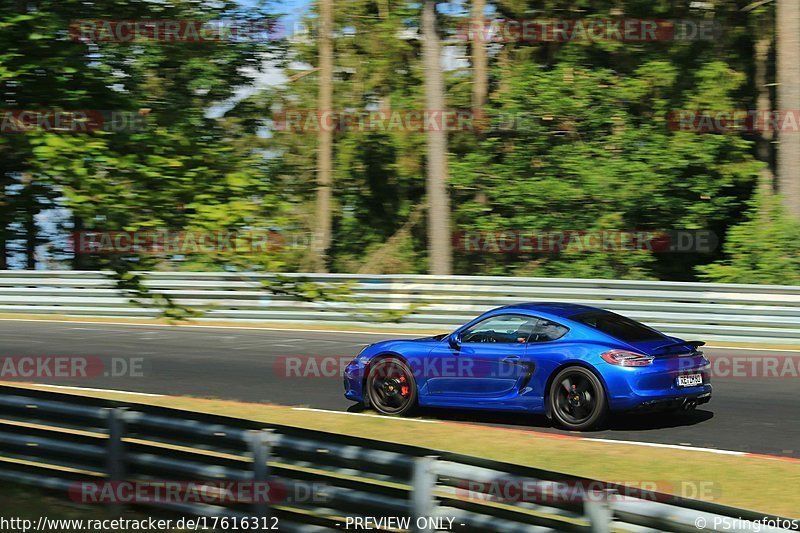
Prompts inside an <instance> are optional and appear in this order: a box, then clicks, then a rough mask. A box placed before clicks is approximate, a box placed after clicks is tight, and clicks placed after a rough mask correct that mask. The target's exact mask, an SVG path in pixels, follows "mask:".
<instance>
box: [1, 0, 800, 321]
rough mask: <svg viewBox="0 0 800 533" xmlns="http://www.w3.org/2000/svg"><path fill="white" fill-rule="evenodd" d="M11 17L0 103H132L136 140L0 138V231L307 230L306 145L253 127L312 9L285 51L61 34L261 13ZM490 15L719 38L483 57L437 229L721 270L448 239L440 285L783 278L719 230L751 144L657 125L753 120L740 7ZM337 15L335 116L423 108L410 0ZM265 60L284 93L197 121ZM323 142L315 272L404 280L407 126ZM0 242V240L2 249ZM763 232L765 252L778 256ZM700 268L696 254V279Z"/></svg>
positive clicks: (780, 232)
mask: <svg viewBox="0 0 800 533" xmlns="http://www.w3.org/2000/svg"><path fill="white" fill-rule="evenodd" d="M15 4H17V3H16V2H7V3H5V4H2V5H0V29H2V30H3V31H2V32H0V98H1V99H2V105H0V108H12V109H109V110H111V109H116V110H125V111H129V112H133V113H139V112H141V116H143V117H146V122H145V124H144V127H143V128H141V129H139V130H137V131H117V132H94V133H86V134H74V135H64V134H56V133H48V132H30V133H27V134H21V135H0V182H2V183H0V185H2V186H3V187H5V188H7V189H8V190H12V189H13V187H11V186H12V185H13V186H17V185H20V184H22V183H23V182H24V183H25V186H24V193H19V194H8V195H7V196H6V197H5V198H3V199H2V200H0V201H2V202H4V204H5V205H4V208H3V209H0V227H2V228H11V227H12V226H13V227H18V226H20V225H24V223H25V222H30V220H31V217H32V216H33V215H34V214H35V213H38V212H39V211H40V210H41V209H43V208H44V207H47V206H50V205H54V204H55V205H61V206H63V207H65V208H67V209H68V210H69V212H70V213H71V216H72V217H73V219H74V223H75V225H76V227H79V228H82V229H93V230H97V231H114V230H124V231H137V230H156V229H167V230H171V231H194V232H211V233H214V232H228V231H229V232H268V231H275V232H279V233H282V234H284V235H290V236H297V235H306V236H308V235H309V234H310V232H311V231H312V229H313V227H314V220H313V216H314V206H313V201H314V194H315V187H316V183H315V180H316V135H315V132H313V131H311V132H296V131H275V130H272V131H269V133H268V134H267V135H264V134H263V128H264V127H265V126H267V127H268V126H269V124H270V122H269V120H268V118H269V117H270V116H271V115H273V114H275V113H279V112H280V111H282V110H301V111H307V112H314V111H316V108H317V104H316V99H317V91H318V88H317V81H318V79H317V75H316V72H315V70H314V68H315V66H316V62H317V49H316V41H315V39H314V34H315V31H316V30H315V28H314V26H315V20H316V17H315V15H314V13H313V9H314V8H313V4H312V12H311V14H310V15H309V16H308V18H307V20H306V22H307V23H308V25H309V27H310V32H309V34H308V35H307V36H305V37H303V36H298V37H296V38H294V39H292V40H290V41H286V42H284V41H271V42H264V43H257V42H252V41H251V42H235V43H208V42H206V43H194V44H192V43H156V42H141V43H128V44H122V43H101V44H96V45H95V44H87V43H80V42H73V41H71V40H70V39H69V38H68V35H67V32H66V29H67V28H68V26H69V22H70V21H71V20H74V19H81V18H83V19H102V18H107V19H116V20H124V19H148V18H149V19H160V20H164V19H200V20H212V19H239V20H242V19H250V20H263V19H264V18H268V17H269V16H271V15H269V14H268V13H269V11H270V10H271V6H269V5H266V4H265V3H264V2H254V3H253V2H250V3H248V5H247V7H242V6H241V5H240V4H239V3H237V2H233V1H231V0H226V1H222V2H215V3H208V2H195V1H189V0H167V1H164V2H150V1H145V0H135V1H131V2H120V1H117V0H98V1H93V2H84V1H81V0H41V1H39V2H36V3H35V8H31V9H27V10H23V11H20V10H19V9H18V8H17V6H16V5H15ZM29 4H31V5H33V4H34V3H29ZM26 5H27V4H26ZM493 7H494V8H496V9H497V13H498V16H503V17H509V18H530V17H531V16H532V15H531V13H536V16H537V17H541V18H577V17H589V18H605V19H608V18H619V17H620V16H622V17H624V18H656V19H662V20H664V19H693V20H697V19H701V18H709V17H712V16H713V19H714V20H715V21H717V22H718V23H720V24H721V25H723V26H724V27H725V28H726V31H725V32H724V34H723V35H722V36H721V37H719V38H718V39H716V40H715V41H711V42H706V41H664V42H641V43H630V42H629V43H622V42H615V41H597V42H566V43H555V42H548V43H535V42H518V43H505V44H502V45H491V46H490V47H489V56H490V80H489V81H490V83H489V85H490V94H489V100H488V104H487V108H486V110H485V111H486V113H487V114H488V115H489V116H490V117H492V120H493V127H491V128H489V129H488V130H485V131H480V132H478V131H465V132H453V133H452V134H451V135H450V139H449V143H450V150H451V154H450V185H451V196H452V205H453V223H454V224H453V225H454V228H453V229H454V231H479V232H498V231H508V230H512V231H519V232H528V233H536V232H552V231H575V230H585V231H599V230H605V231H615V230H616V231H665V230H673V229H707V230H712V231H714V232H716V233H717V234H719V235H726V234H727V239H728V242H727V243H726V248H725V256H724V257H723V255H722V252H721V251H719V252H717V253H715V254H712V255H700V254H654V253H652V252H649V251H641V252H635V253H630V252H615V251H610V250H590V251H570V252H563V253H558V254H555V253H523V254H503V253H472V252H467V251H462V250H456V254H455V268H456V273H459V274H509V275H530V276H576V277H604V278H605V277H608V278H615V277H621V278H631V279H696V273H700V275H701V276H703V277H704V279H734V278H742V276H743V275H744V274H745V273H744V272H743V271H742V270H743V269H745V268H751V269H753V272H752V273H750V274H748V276H749V277H748V278H747V279H761V277H762V276H763V279H764V280H772V279H779V280H784V281H783V282H793V281H791V280H792V279H794V278H792V277H791V276H792V275H791V274H790V273H791V272H794V270H792V268H794V267H792V265H794V263H793V261H794V259H793V258H794V256H792V254H788V255H786V256H785V257H784V256H780V257H775V258H774V259H775V260H776V261H777V262H776V263H775V266H770V265H768V264H767V263H768V262H769V261H771V260H772V259H773V258H772V256H771V255H769V256H768V254H766V251H764V250H762V249H761V248H758V246H756V245H753V246H754V249H753V251H752V253H751V254H750V256H752V257H755V256H756V255H758V256H759V257H762V259H759V260H752V261H750V262H746V261H744V262H743V260H740V259H737V258H740V257H744V256H745V255H747V254H746V253H745V252H747V248H746V246H745V244H744V243H745V242H746V240H747V239H745V238H744V237H742V232H743V231H745V230H747V231H750V232H752V231H756V230H759V231H762V228H761V227H759V226H758V225H757V224H756V223H755V222H752V221H751V222H744V223H742V224H740V225H737V224H739V223H740V222H741V216H742V215H741V213H742V212H743V211H744V209H745V207H746V206H747V205H748V201H749V200H750V198H751V196H752V194H753V190H754V183H755V179H756V176H757V175H758V173H759V171H760V170H761V169H762V166H763V165H762V163H759V162H758V161H757V160H756V158H755V157H754V146H753V141H752V136H745V135H740V134H697V133H687V132H678V131H672V130H671V129H670V127H669V123H668V117H669V116H670V113H672V112H674V111H677V110H710V111H727V110H731V109H747V108H752V107H753V105H754V100H755V89H754V87H753V86H752V82H751V81H750V80H749V78H751V77H752V74H751V73H752V70H753V55H752V44H753V42H754V40H755V39H757V38H758V37H759V33H758V32H759V28H760V26H759V24H754V23H753V21H752V20H750V19H749V18H748V17H749V16H750V15H748V14H747V13H745V12H742V11H741V6H740V5H738V4H736V3H735V2H729V1H724V2H717V3H714V5H713V11H706V10H705V8H698V7H690V6H688V4H686V3H678V4H675V3H668V2H666V3H665V2H661V3H653V2H651V1H649V0H624V1H622V2H614V3H609V2H599V3H598V2H595V1H589V0H571V1H569V2H555V1H551V0H547V1H545V2H531V1H530V0H502V1H499V2H494V3H493ZM335 9H336V13H335V32H334V33H335V38H334V48H335V80H334V109H335V110H339V111H342V110H347V111H351V112H359V111H367V110H376V109H391V110H395V111H400V112H404V111H420V110H423V109H424V106H425V104H424V102H425V99H424V94H423V82H424V77H425V72H424V70H423V69H422V66H421V60H420V59H421V43H420V41H419V38H418V35H417V29H418V20H419V3H415V2H407V1H405V0H348V2H337V3H335ZM458 9H459V7H458V6H456V5H448V6H447V8H446V9H444V8H443V9H442V10H441V13H440V23H441V26H442V27H443V36H444V37H445V40H446V42H447V43H448V48H447V51H448V61H447V62H446V64H447V66H448V70H447V72H446V82H447V95H448V102H447V105H448V107H449V108H451V109H469V108H470V107H471V102H470V93H471V81H472V80H471V69H470V68H468V67H465V66H464V65H466V64H468V61H465V60H467V59H468V57H469V51H470V46H472V44H471V43H463V42H456V41H453V40H448V36H449V35H452V33H454V31H455V28H456V27H457V26H458V25H460V24H463V23H464V22H465V21H466V16H467V13H466V11H459V10H458ZM759 13H760V12H759ZM621 14H622V15H621ZM758 16H763V15H762V14H759V15H758ZM453 59H455V61H454V60H453ZM265 65H269V66H270V67H271V68H276V69H279V70H280V71H281V72H282V73H283V74H284V75H285V77H286V78H287V79H288V80H289V81H287V82H285V83H282V84H277V85H273V86H270V87H268V88H265V89H263V90H260V91H251V93H250V94H249V96H247V97H246V98H243V99H239V100H238V101H237V102H236V103H235V104H231V105H229V106H227V107H226V111H225V112H224V113H223V112H221V111H220V112H217V113H210V112H209V110H212V109H213V110H218V109H220V107H219V106H220V105H221V104H222V103H225V102H228V101H229V100H230V99H231V98H232V97H233V96H234V95H235V94H237V91H239V89H240V88H242V87H245V86H247V85H250V84H252V83H253V80H254V78H255V77H257V76H259V75H260V73H261V72H260V71H261V70H263V68H264V66H265ZM503 119H506V120H505V121H504V120H503ZM509 120H510V125H509V123H508V122H509ZM334 143H335V152H334V157H335V161H334V184H333V185H334V202H333V209H334V226H333V246H332V249H331V250H330V265H329V266H330V268H331V270H333V271H339V272H361V273H366V272H381V273H400V272H408V273H424V272H426V270H427V264H426V256H427V254H426V241H427V236H426V229H427V228H426V223H425V217H424V211H422V210H421V207H420V206H424V204H425V178H424V175H425V133H424V131H395V130H392V131H359V130H349V131H337V132H336V133H335V134H334ZM771 216H772V215H771ZM774 217H777V215H774ZM774 217H773V218H774ZM748 224H752V225H750V226H749V225H748ZM771 227H773V228H774V231H773V232H772V234H771V235H772V237H770V239H772V238H774V239H778V236H781V237H780V238H781V239H788V238H789V237H788V236H791V235H792V231H793V230H792V229H791V228H792V226H791V224H788V223H783V222H778V219H777V218H775V220H774V222H772V223H771ZM66 229H71V228H66ZM17 231H18V232H19V230H17ZM13 236H14V235H12V232H10V231H6V232H5V234H2V232H0V247H2V246H3V243H4V242H5V240H6V239H7V238H11V237H13ZM737 239H738V240H737ZM770 239H767V238H766V236H765V238H764V239H761V240H760V241H759V242H761V243H762V244H763V243H766V242H772V241H770ZM297 240H298V242H297V243H296V244H293V245H291V246H283V247H280V246H277V247H270V248H269V249H268V250H266V251H264V252H258V253H239V252H238V251H236V250H214V251H204V252H201V253H195V254H192V255H188V256H186V257H175V256H174V255H166V254H161V255H149V256H143V255H131V256H113V257H111V256H90V257H77V258H76V259H75V261H74V262H73V266H74V267H76V268H112V269H117V268H121V269H122V270H123V271H131V270H142V269H144V268H153V269H161V270H165V269H185V270H233V271H252V270H256V271H267V272H287V271H304V270H307V269H308V268H309V266H310V265H311V264H313V263H312V261H311V259H312V258H313V254H312V252H311V250H310V248H309V246H308V242H309V240H310V239H305V240H303V239H297ZM780 242H784V241H780ZM777 243H778V241H775V243H774V245H770V246H771V248H770V249H771V250H778V249H779V247H778V246H777ZM787 246H788V245H787ZM787 250H790V251H792V252H796V248H791V247H787ZM3 251H4V250H0V252H3ZM770 253H772V252H770ZM775 253H778V252H777V251H776V252H775ZM795 255H796V254H795ZM705 263H713V264H711V265H710V266H708V267H705V268H702V267H701V265H703V264H705ZM121 264H122V265H125V266H124V268H123V267H121V266H120V265H121ZM746 265H749V266H746ZM777 265H781V266H777ZM733 268H736V269H739V270H736V271H735V272H734V271H732V270H731V269H733ZM781 273H783V277H780V276H778V275H779V274H781ZM776 276H777V277H776ZM742 279H745V278H742ZM787 279H788V280H790V281H786V280H787ZM265 289H266V290H269V291H273V290H275V291H279V292H274V293H275V294H287V295H292V296H294V297H296V298H298V299H300V300H303V301H331V302H347V301H348V298H349V296H348V295H347V291H346V290H344V289H342V291H343V292H341V293H337V292H335V291H334V292H331V289H330V288H320V287H316V286H315V285H313V284H312V285H307V284H306V285H304V284H303V283H302V282H297V281H292V282H291V283H290V282H288V281H287V280H282V281H281V280H276V283H275V284H273V285H270V286H269V287H265ZM131 290H133V291H134V293H136V289H131ZM280 291H284V292H280ZM151 296H152V295H146V296H145V299H147V298H150V299H152V297H151ZM164 305H165V307H166V308H170V305H171V304H170V303H169V302H165V303H164ZM413 311H414V310H413V309H409V312H413ZM181 312H182V311H178V312H177V313H178V314H180V313H181ZM400 315H402V312H401V313H400ZM387 317H388V318H387V320H390V321H391V320H397V319H398V318H397V317H395V316H393V315H392V313H389V315H387Z"/></svg>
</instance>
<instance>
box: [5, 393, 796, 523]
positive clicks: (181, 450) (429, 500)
mask: <svg viewBox="0 0 800 533" xmlns="http://www.w3.org/2000/svg"><path fill="white" fill-rule="evenodd" d="M0 479H2V480H5V481H7V482H10V483H20V484H28V485H33V486H36V487H40V488H41V489H46V490H53V491H56V493H60V494H61V495H62V496H64V497H67V496H68V495H70V496H71V497H72V499H78V500H79V501H85V494H86V492H85V491H84V490H83V489H82V488H80V489H76V487H84V486H85V484H86V483H94V484H102V483H105V482H110V483H111V484H112V486H116V487H120V486H121V484H123V483H128V484H133V483H139V484H140V485H144V484H148V483H149V484H150V485H156V486H158V484H160V483H162V482H164V481H168V482H172V483H177V482H179V481H180V480H186V481H185V482H186V483H188V482H191V483H193V484H194V486H195V488H197V487H203V486H206V487H209V489H208V490H209V491H210V492H206V493H205V494H207V495H213V494H216V493H215V492H214V491H213V489H214V488H217V487H220V486H226V485H225V483H230V482H233V483H239V484H245V483H251V482H262V483H266V484H268V486H269V487H270V490H269V494H270V498H269V499H268V500H269V501H264V500H259V501H255V502H249V501H248V502H242V501H236V500H235V499H233V498H231V499H224V501H219V502H218V501H214V502H213V503H208V502H207V501H196V500H193V501H185V499H184V498H183V496H181V495H179V494H178V493H173V494H172V497H170V498H163V499H161V500H159V501H152V500H150V501H145V500H146V498H142V497H141V496H140V497H131V499H130V500H125V501H123V502H119V501H117V502H116V504H117V505H119V504H120V503H125V504H127V505H131V506H136V507H138V506H154V507H159V508H161V509H162V510H167V511H171V512H174V513H178V514H180V515H183V516H186V515H195V516H205V517H216V518H218V519H219V518H220V517H228V518H236V519H244V518H248V519H250V518H252V517H257V518H258V517H260V518H261V519H266V520H269V521H270V522H268V524H269V525H275V524H277V525H278V527H279V530H280V531H329V530H333V529H342V528H343V526H344V525H345V524H346V523H347V522H346V521H347V519H348V517H349V519H350V520H355V519H357V518H360V519H366V518H367V517H371V518H373V519H381V518H388V517H392V518H393V519H395V520H401V521H402V520H408V522H407V527H400V528H398V529H400V530H412V531H426V532H427V531H431V530H432V529H431V527H430V526H431V520H430V519H434V520H436V519H440V520H445V521H446V522H445V523H448V524H451V530H453V531H492V532H518V531H530V532H545V531H576V532H594V533H600V532H609V531H632V532H640V531H697V530H698V528H697V527H696V524H697V523H698V521H699V520H703V521H704V522H703V523H704V524H706V527H705V528H704V530H708V531H728V532H734V531H741V532H744V531H747V532H752V531H766V532H777V531H790V530H791V529H780V528H778V527H768V526H765V525H764V522H763V520H769V521H772V522H771V523H774V524H784V525H785V527H794V526H793V525H792V523H791V522H792V521H791V520H789V519H787V518H780V517H775V516H768V515H763V514H760V513H756V512H753V511H747V510H743V509H734V508H730V507H726V506H722V505H718V504H715V503H710V502H703V501H697V500H689V499H685V498H678V497H675V496H668V495H665V494H659V493H655V492H648V491H645V490H636V489H626V488H624V487H621V486H619V485H611V484H605V483H601V482H599V481H592V480H587V479H582V478H578V479H576V478H572V477H568V476H566V475H564V474H560V473H556V472H550V471H546V470H540V469H535V468H527V467H521V466H517V465H512V464H508V463H500V462H495V461H489V460H486V459H478V458H475V457H469V456H464V455H459V454H453V453H448V452H441V451H434V450H428V449H423V448H417V447H413V446H404V445H397V444H391V443H384V442H378V441H372V440H366V439H356V438H353V437H346V436H342V435H336V434H332V433H324V432H317V431H311V430H303V429H298V428H292V427H287V426H279V425H266V424H260V423H256V422H252V421H247V420H240V419H234V418H227V417H220V416H211V415H204V414H200V413H192V412H188V411H180V410H174V409H166V408H157V407H152V406H146V405H141V404H132V403H121V402H114V401H107V400H100V399H94V398H88V397H83V396H76V395H70V394H60V393H52V392H42V391H34V390H28V389H24V388H18V387H6V386H3V387H0ZM776 481H778V482H779V480H776ZM113 483H116V485H113ZM577 483H582V484H583V485H582V486H585V487H591V486H593V485H596V486H601V487H602V490H601V493H600V494H593V495H592V494H588V493H587V494H586V495H585V497H584V496H582V497H581V498H579V499H576V498H566V499H560V498H553V499H547V500H546V501H542V499H541V498H539V499H536V498H533V499H529V498H518V499H513V500H510V501H509V500H504V499H502V498H501V499H500V500H499V501H498V499H497V498H496V496H497V493H496V492H494V491H492V490H491V489H490V488H489V487H493V486H497V485H498V484H501V485H502V486H511V485H513V486H523V485H525V484H527V485H525V486H535V487H547V488H548V490H550V491H551V492H552V493H556V494H558V493H560V492H559V491H560V490H561V489H565V488H568V487H574V486H575V484H577ZM90 486H91V485H90ZM465 487H468V490H465ZM278 488H280V490H277V491H276V492H278V493H279V496H276V497H273V496H272V495H273V489H278ZM233 490H235V489H233ZM89 493H90V494H92V492H91V491H90V492H89ZM614 493H616V494H617V495H618V496H619V495H620V494H624V497H613V496H614ZM126 494H130V493H129V492H126ZM76 496H78V497H77V498H76ZM589 496H593V497H589ZM117 510H121V509H117ZM723 519H724V520H725V521H723ZM450 520H452V522H451V521H450ZM737 520H738V522H737ZM758 520H761V521H762V523H761V524H755V523H751V522H753V521H758ZM273 521H274V522H273ZM715 523H716V524H725V526H724V527H723V526H720V527H718V528H717V527H715V526H714V524H715ZM732 523H733V524H734V525H733V526H732V525H731V524H732ZM796 523H797V522H796V521H795V524H796ZM756 527H757V529H756ZM239 529H242V528H241V527H240V528H239ZM250 529H259V528H254V527H252V526H251V527H250ZM350 529H359V528H357V527H351V528H350Z"/></svg>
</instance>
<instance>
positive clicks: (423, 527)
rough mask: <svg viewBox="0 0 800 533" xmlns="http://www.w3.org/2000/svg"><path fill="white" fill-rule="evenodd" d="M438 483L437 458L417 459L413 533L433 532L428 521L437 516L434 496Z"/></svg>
mask: <svg viewBox="0 0 800 533" xmlns="http://www.w3.org/2000/svg"><path fill="white" fill-rule="evenodd" d="M436 481H437V474H436V458H435V457H432V456H429V457H417V458H415V459H414V467H413V471H412V472H411V520H412V523H411V531H414V532H416V533H429V532H430V531H432V529H431V528H430V520H428V519H430V518H433V517H434V516H435V515H436V500H435V498H434V495H433V489H434V488H435V487H436ZM420 519H424V520H420Z"/></svg>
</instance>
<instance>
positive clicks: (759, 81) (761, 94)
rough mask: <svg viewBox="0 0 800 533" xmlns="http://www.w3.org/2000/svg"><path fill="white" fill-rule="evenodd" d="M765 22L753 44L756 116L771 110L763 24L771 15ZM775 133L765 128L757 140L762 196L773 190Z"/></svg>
mask: <svg viewBox="0 0 800 533" xmlns="http://www.w3.org/2000/svg"><path fill="white" fill-rule="evenodd" d="M762 20H764V21H766V24H764V23H762V24H761V30H762V31H761V35H762V37H760V38H759V39H758V40H757V41H756V44H755V58H754V59H755V67H756V72H755V85H756V94H757V97H756V111H757V113H756V116H757V117H766V116H767V115H768V113H769V112H770V111H771V110H772V102H770V96H769V82H768V80H767V63H768V62H769V49H770V46H772V37H773V36H772V32H771V31H769V30H768V29H767V28H765V26H767V25H768V24H771V17H762ZM774 138H775V135H774V132H773V131H772V130H770V129H769V128H766V129H765V130H764V131H761V132H760V133H759V136H758V140H757V148H756V150H757V153H758V159H759V160H761V161H763V162H765V163H766V166H765V167H764V169H763V170H762V171H761V174H760V175H759V178H758V190H759V192H760V194H761V195H762V197H764V198H766V197H769V196H772V194H773V193H774V192H775V190H774V189H775V176H774V175H773V173H772V164H773V161H772V141H773V140H774Z"/></svg>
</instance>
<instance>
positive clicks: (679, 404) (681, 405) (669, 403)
mask: <svg viewBox="0 0 800 533" xmlns="http://www.w3.org/2000/svg"><path fill="white" fill-rule="evenodd" d="M710 388H711V386H710V385H709V389H710ZM710 401H711V391H710V390H709V391H708V392H703V393H701V394H697V395H688V396H681V397H678V398H661V399H658V400H647V401H645V402H643V403H640V404H639V405H637V406H636V407H634V408H633V409H631V412H633V413H657V412H660V411H676V410H679V409H693V408H695V407H697V406H698V405H703V404H706V403H708V402H710Z"/></svg>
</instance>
